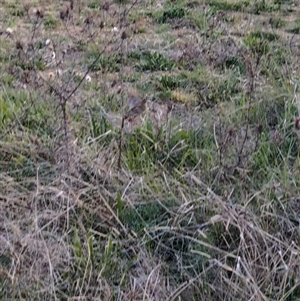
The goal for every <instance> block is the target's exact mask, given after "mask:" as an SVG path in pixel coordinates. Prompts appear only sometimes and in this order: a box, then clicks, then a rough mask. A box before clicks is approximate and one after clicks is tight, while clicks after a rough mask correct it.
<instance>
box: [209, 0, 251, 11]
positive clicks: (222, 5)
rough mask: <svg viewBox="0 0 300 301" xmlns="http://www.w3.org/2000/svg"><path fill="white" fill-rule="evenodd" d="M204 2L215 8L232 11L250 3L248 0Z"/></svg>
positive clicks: (241, 8) (210, 0) (243, 7)
mask: <svg viewBox="0 0 300 301" xmlns="http://www.w3.org/2000/svg"><path fill="white" fill-rule="evenodd" d="M206 3H207V4H209V5H210V6H211V7H213V8H214V9H216V10H232V11H243V10H244V9H245V8H247V7H248V6H249V4H250V2H249V0H246V1H238V2H237V1H235V2H229V1H215V0H208V1H206Z"/></svg>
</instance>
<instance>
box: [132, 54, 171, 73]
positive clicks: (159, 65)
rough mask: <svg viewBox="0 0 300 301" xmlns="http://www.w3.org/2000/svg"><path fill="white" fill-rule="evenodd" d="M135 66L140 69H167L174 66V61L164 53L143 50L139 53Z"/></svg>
mask: <svg viewBox="0 0 300 301" xmlns="http://www.w3.org/2000/svg"><path fill="white" fill-rule="evenodd" d="M140 60H141V61H140V63H139V64H138V66H137V68H138V70H140V71H168V70H172V69H173V68H174V67H175V63H174V62H173V61H172V60H170V59H169V58H167V57H165V56H164V55H162V54H160V53H158V52H156V51H154V52H150V51H145V52H143V53H142V54H141V55H140Z"/></svg>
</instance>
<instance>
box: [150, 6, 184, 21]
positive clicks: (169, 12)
mask: <svg viewBox="0 0 300 301" xmlns="http://www.w3.org/2000/svg"><path fill="white" fill-rule="evenodd" d="M186 14H187V12H186V10H185V9H184V8H183V7H180V6H174V7H171V8H168V9H165V10H163V11H162V12H161V15H160V16H158V17H157V18H156V21H157V22H158V23H166V22H168V21H169V20H172V19H181V18H183V17H184V16H185V15H186Z"/></svg>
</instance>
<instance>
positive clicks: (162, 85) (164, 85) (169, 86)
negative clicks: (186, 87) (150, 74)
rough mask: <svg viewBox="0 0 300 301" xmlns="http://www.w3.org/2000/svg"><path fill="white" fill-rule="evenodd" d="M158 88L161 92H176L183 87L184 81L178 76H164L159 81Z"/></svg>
mask: <svg viewBox="0 0 300 301" xmlns="http://www.w3.org/2000/svg"><path fill="white" fill-rule="evenodd" d="M156 86H157V88H158V89H159V90H160V91H164V90H175V89H177V88H179V87H180V86H182V81H181V82H180V79H179V78H178V77H176V76H170V75H162V76H161V77H159V78H158V79H157V84H156Z"/></svg>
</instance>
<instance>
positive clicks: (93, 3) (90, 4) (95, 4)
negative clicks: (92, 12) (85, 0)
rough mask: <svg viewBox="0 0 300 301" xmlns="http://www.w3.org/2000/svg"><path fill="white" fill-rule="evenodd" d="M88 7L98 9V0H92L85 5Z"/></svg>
mask: <svg viewBox="0 0 300 301" xmlns="http://www.w3.org/2000/svg"><path fill="white" fill-rule="evenodd" d="M87 7H88V8H91V9H99V8H100V2H99V1H98V2H97V1H92V2H90V3H89V4H88V6H87Z"/></svg>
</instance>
